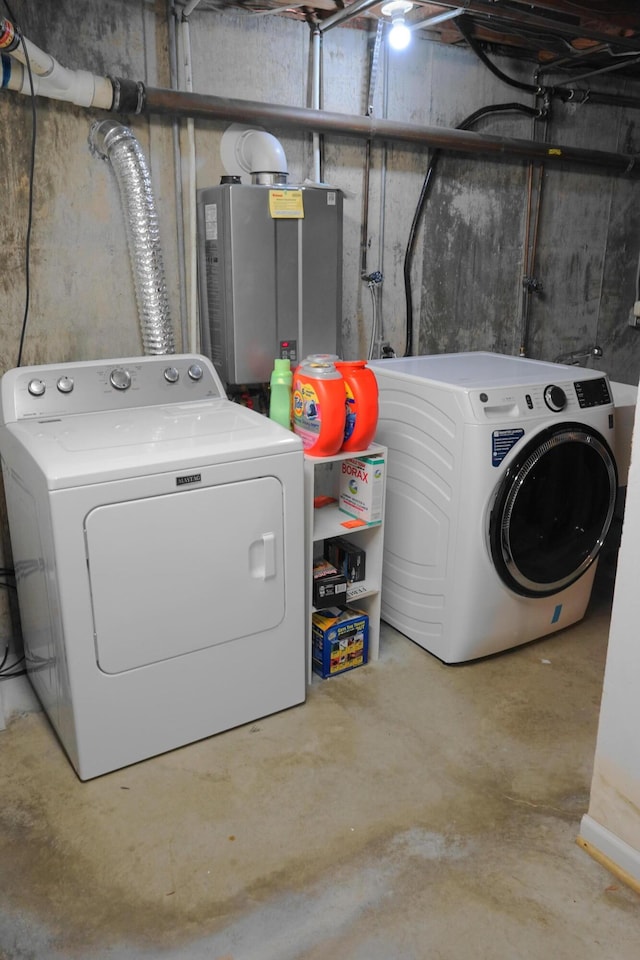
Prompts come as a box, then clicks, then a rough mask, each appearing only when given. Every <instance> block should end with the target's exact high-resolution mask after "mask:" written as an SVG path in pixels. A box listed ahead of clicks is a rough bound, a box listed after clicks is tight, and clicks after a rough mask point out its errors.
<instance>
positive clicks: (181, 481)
mask: <svg viewBox="0 0 640 960" xmlns="http://www.w3.org/2000/svg"><path fill="white" fill-rule="evenodd" d="M201 480H202V474H201V473H190V474H188V476H186V477H176V486H178V487H184V486H185V484H187V483H200V481H201Z"/></svg>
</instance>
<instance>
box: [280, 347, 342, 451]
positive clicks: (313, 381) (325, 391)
mask: <svg viewBox="0 0 640 960" xmlns="http://www.w3.org/2000/svg"><path fill="white" fill-rule="evenodd" d="M291 404H292V419H293V430H294V433H297V434H298V436H299V437H300V439H301V440H302V446H303V447H304V452H305V453H308V454H310V455H311V456H313V457H331V456H333V454H334V453H337V452H338V451H339V450H340V447H341V446H342V441H343V439H344V420H345V404H344V381H343V379H342V374H341V373H339V372H338V370H337V369H336V365H335V363H333V362H332V360H329V359H326V360H325V359H319V358H318V359H315V358H309V357H307V359H306V360H303V361H302V363H301V364H300V366H299V367H297V368H296V369H295V371H294V374H293V383H292V386H291Z"/></svg>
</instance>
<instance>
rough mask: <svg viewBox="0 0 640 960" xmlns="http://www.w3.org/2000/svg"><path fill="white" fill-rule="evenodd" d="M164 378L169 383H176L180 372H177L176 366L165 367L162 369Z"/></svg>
mask: <svg viewBox="0 0 640 960" xmlns="http://www.w3.org/2000/svg"><path fill="white" fill-rule="evenodd" d="M164 378H165V380H167V381H168V382H169V383H177V382H178V380H179V378H180V374H179V373H178V371H177V369H176V367H167V369H166V370H165V371H164Z"/></svg>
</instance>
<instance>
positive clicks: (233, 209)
mask: <svg viewBox="0 0 640 960" xmlns="http://www.w3.org/2000/svg"><path fill="white" fill-rule="evenodd" d="M271 189H272V188H271V187H268V186H262V185H253V184H252V185H247V184H221V185H220V186H217V187H211V188H208V189H205V190H200V191H199V192H198V263H199V276H200V330H201V345H202V351H203V353H205V354H206V355H207V356H209V357H211V359H212V360H213V363H214V365H215V367H216V369H217V370H218V373H219V374H220V376H221V377H222V379H223V381H224V382H225V383H227V384H241V383H263V382H266V381H267V380H269V377H270V375H271V370H272V369H273V361H274V358H275V357H279V356H286V357H289V359H290V360H291V361H292V364H293V363H295V362H297V361H298V360H299V359H301V358H302V357H304V356H307V355H308V354H310V353H335V352H338V351H339V343H338V329H339V326H340V324H339V320H340V312H341V304H342V194H341V192H340V191H339V190H326V189H324V188H318V187H299V188H298V187H295V189H300V190H302V195H303V206H304V217H303V218H301V219H297V218H291V219H287V218H282V219H274V218H273V217H272V216H271V213H270V210H269V193H270V190H271ZM284 342H286V343H287V344H289V346H286V347H285V346H283V343H284Z"/></svg>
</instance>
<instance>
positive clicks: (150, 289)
mask: <svg viewBox="0 0 640 960" xmlns="http://www.w3.org/2000/svg"><path fill="white" fill-rule="evenodd" d="M89 144H90V147H91V150H92V152H93V153H94V154H95V155H96V156H98V157H101V158H102V159H105V160H109V161H110V162H111V166H112V168H113V171H114V173H115V175H116V180H117V183H118V188H119V190H120V200H121V203H122V211H123V214H124V218H125V224H126V229H127V243H128V247H129V257H130V260H131V270H132V273H133V282H134V285H135V291H136V302H137V306H138V319H139V323H140V333H141V335H142V345H143V350H144V353H145V355H147V354H148V355H154V354H163V353H175V342H174V335H173V325H172V322H171V316H170V312H169V298H168V296H167V285H166V280H165V274H164V263H163V259H162V249H161V246H160V229H159V224H158V215H157V213H156V206H155V200H154V197H153V190H152V186H151V176H150V173H149V168H148V166H147V162H146V159H145V156H144V153H143V152H142V149H141V147H140V144H139V143H138V141H137V140H136V138H135V136H134V135H133V133H132V131H131V130H130V129H129V128H128V127H125V126H123V125H122V124H120V123H116V122H115V121H113V120H102V121H99V122H97V123H94V124H93V126H92V127H91V132H90V134H89Z"/></svg>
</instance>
